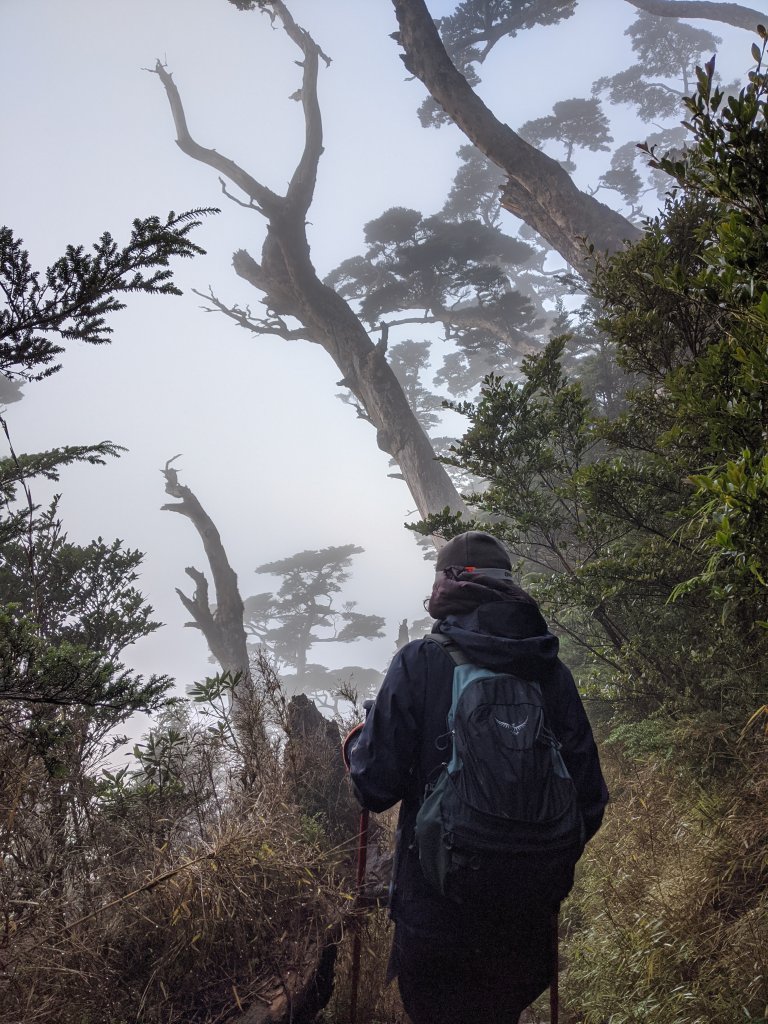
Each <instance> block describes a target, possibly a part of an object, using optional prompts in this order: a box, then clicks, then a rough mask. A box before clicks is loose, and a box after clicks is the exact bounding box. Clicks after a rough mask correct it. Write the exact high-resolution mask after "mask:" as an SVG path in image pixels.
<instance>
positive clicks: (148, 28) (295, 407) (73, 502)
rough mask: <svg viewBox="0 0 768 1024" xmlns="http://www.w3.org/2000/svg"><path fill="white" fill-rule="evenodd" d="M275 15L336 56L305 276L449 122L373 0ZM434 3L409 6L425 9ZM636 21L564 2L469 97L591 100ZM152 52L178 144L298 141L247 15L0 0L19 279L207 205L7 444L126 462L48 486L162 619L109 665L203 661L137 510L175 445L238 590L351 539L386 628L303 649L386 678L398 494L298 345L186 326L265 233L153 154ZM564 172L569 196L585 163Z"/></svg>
mask: <svg viewBox="0 0 768 1024" xmlns="http://www.w3.org/2000/svg"><path fill="white" fill-rule="evenodd" d="M289 5H290V7H291V10H292V12H293V14H294V16H295V18H296V20H297V21H298V22H299V23H300V24H302V25H304V26H305V27H306V28H308V29H310V31H311V32H312V34H313V35H314V37H315V39H316V40H317V41H318V42H319V43H320V44H321V46H322V47H323V48H324V50H325V52H326V53H328V55H329V56H330V57H331V58H332V59H333V64H332V65H331V67H330V69H328V70H325V69H323V70H322V71H321V77H320V100H321V105H322V108H323V114H324V124H325V146H326V152H325V154H324V156H323V158H322V161H321V167H320V175H319V179H318V187H317V198H316V202H315V204H314V205H313V208H312V210H311V213H310V217H311V227H310V229H309V230H310V241H311V243H312V252H313V257H314V260H315V263H316V266H317V267H318V269H319V271H320V273H321V274H324V273H326V272H327V271H329V270H330V269H332V268H333V267H334V266H335V265H336V264H338V263H339V262H340V261H341V260H342V259H344V258H346V257H348V256H351V255H354V254H356V253H358V252H360V250H361V248H362V228H363V225H364V223H365V222H366V221H368V220H370V219H371V218H373V217H375V216H378V215H379V214H380V213H381V212H383V210H384V209H386V208H388V207H390V206H395V205H404V206H412V207H415V208H417V209H420V210H422V211H423V212H425V213H427V214H429V213H432V212H435V211H437V210H438V209H439V208H440V207H441V206H442V204H443V201H444V198H445V195H446V193H447V190H448V188H449V187H450V184H451V180H452V177H453V174H454V171H455V167H456V160H455V151H456V149H457V148H458V146H459V145H461V144H463V142H464V141H465V140H464V137H463V136H462V135H461V134H460V133H459V132H458V130H456V129H455V128H453V127H450V128H443V129H441V130H440V131H439V132H436V131H434V130H430V131H424V130H423V129H421V128H420V126H419V124H418V121H417V119H416V114H415V110H416V107H417V106H418V104H419V103H420V102H421V100H422V98H423V96H424V90H423V87H422V86H421V84H420V83H418V82H407V81H406V80H405V72H404V69H403V67H402V64H401V62H400V60H399V58H398V49H397V47H396V45H395V43H394V42H393V41H392V40H391V39H390V38H389V34H390V33H391V32H393V31H394V30H395V28H396V24H395V17H394V13H393V9H392V5H391V3H390V2H389V0H322V2H319V0H291V2H290V4H289ZM453 6H454V5H453V3H449V2H447V0H432V3H431V4H430V10H431V11H432V13H433V15H435V16H439V15H440V14H444V13H448V12H449V11H450V10H452V9H453ZM634 13H635V12H634V10H633V8H631V7H630V6H629V5H628V4H627V3H623V2H621V0H583V2H582V3H581V4H580V5H579V12H578V16H577V17H576V18H573V19H572V20H571V21H569V22H566V23H564V24H563V25H562V26H560V27H557V26H556V27H554V28H551V29H539V30H535V31H533V32H527V33H523V34H522V35H521V36H520V37H519V38H518V39H516V40H514V41H509V40H507V41H505V42H503V43H502V44H500V45H499V46H498V47H497V48H496V50H495V51H494V53H493V54H492V55H491V57H490V58H489V60H488V61H487V63H486V65H485V66H484V67H483V68H482V69H481V74H482V77H483V80H484V81H483V85H482V87H481V90H482V91H483V93H484V95H485V96H486V97H487V98H488V99H489V101H490V102H491V105H492V106H493V108H494V110H495V111H496V113H497V115H498V116H499V117H500V118H501V119H502V120H504V121H507V122H508V123H509V124H510V125H512V126H513V127H514V126H518V125H519V124H521V123H522V122H523V121H526V120H528V119H530V118H532V117H538V116H541V115H543V114H546V113H549V112H550V110H551V106H552V103H553V102H555V101H556V100H558V99H563V98H568V97H570V96H588V95H589V89H590V86H591V83H592V82H593V81H594V79H595V78H597V77H598V76H599V75H602V74H607V73H611V72H614V71H616V70H619V69H621V68H622V67H624V66H626V64H627V63H628V62H629V61H628V58H629V55H630V49H629V43H628V40H627V39H626V38H624V36H623V35H622V33H623V31H624V29H625V28H626V26H627V25H628V24H629V23H630V22H631V21H632V20H633V18H634ZM714 31H715V32H716V34H719V35H722V36H724V37H725V39H726V42H725V45H724V47H723V50H724V51H725V53H726V54H730V55H731V60H732V63H733V69H732V70H731V74H732V75H734V74H741V72H742V71H743V70H745V69H746V68H747V67H748V63H749V55H748V54H749V43H750V39H749V37H748V36H747V34H746V33H743V32H737V31H736V30H730V31H729V30H726V29H725V28H724V27H721V26H717V27H715V28H714ZM156 57H160V58H161V59H163V60H164V61H165V62H167V65H168V67H169V69H170V70H171V71H172V72H173V74H174V78H175V81H176V83H177V85H178V86H179V89H180V91H181V94H182V98H183V100H184V104H185V108H186V112H187V118H188V122H189V125H190V130H191V132H192V134H193V136H194V137H195V138H196V139H197V141H198V142H200V143H201V144H203V145H205V146H210V147H214V148H216V149H218V150H219V151H220V152H222V153H224V154H226V155H228V156H230V157H232V158H233V159H235V160H236V161H237V162H239V163H240V164H241V165H242V166H244V167H245V168H246V170H248V171H250V172H251V173H252V174H253V175H254V176H255V177H257V178H258V179H260V180H261V181H263V182H264V183H265V184H267V185H268V186H270V187H271V188H273V189H274V190H276V191H283V190H284V187H285V184H286V182H287V180H288V178H289V176H290V174H291V172H292V169H293V167H294V164H295V160H296V158H297V156H298V154H299V153H300V151H301V146H302V141H303V122H302V115H301V108H300V106H299V105H298V104H296V103H293V102H291V101H290V100H289V99H288V98H287V97H288V96H289V95H290V94H291V93H293V92H294V91H295V89H296V88H297V87H298V85H299V82H300V70H299V69H298V68H297V67H296V66H295V64H294V63H293V61H294V60H295V59H296V58H297V53H296V51H295V50H294V49H293V47H292V44H290V42H289V41H288V40H287V39H286V38H285V37H284V36H283V35H282V34H281V33H280V32H279V31H274V30H272V29H271V28H270V24H269V21H268V20H267V19H266V18H265V17H264V16H260V15H258V14H257V13H241V12H238V11H237V10H236V9H235V8H234V7H232V6H231V5H230V4H229V3H227V2H226V0H130V2H129V3H126V2H125V0H66V2H62V0H0V75H1V76H2V96H3V97H4V103H3V105H2V108H0V132H1V133H2V138H3V142H4V145H3V153H4V156H3V160H2V161H1V162H0V223H6V224H8V225H9V226H10V227H12V228H13V230H14V231H15V233H16V234H17V235H20V236H21V237H23V238H24V240H25V244H26V246H27V248H28V249H29V251H30V256H31V260H32V263H33V265H34V266H36V267H39V268H43V267H44V266H46V265H47V264H48V263H49V262H51V261H52V260H54V259H55V258H56V257H57V256H58V255H59V254H60V253H61V252H62V251H63V249H64V247H65V246H66V244H67V243H75V244H80V243H84V244H90V243H91V242H93V241H95V240H96V238H97V237H98V235H99V234H100V233H101V231H103V230H105V229H108V230H110V231H111V232H112V233H113V234H114V235H115V236H116V237H117V238H118V240H120V241H124V240H126V239H127V235H128V231H129V228H130V222H131V220H132V218H134V217H137V216H146V215H148V214H153V213H154V214H158V215H160V216H164V215H165V214H166V213H167V211H168V210H170V209H174V210H176V211H181V210H185V209H189V208H191V207H202V206H221V207H222V213H221V215H220V216H218V217H215V218H211V219H209V220H207V221H206V222H205V223H204V225H203V227H202V228H201V229H200V230H198V232H197V233H196V234H195V236H194V237H195V241H197V242H198V243H199V244H201V245H203V246H204V247H205V248H206V249H207V251H208V253H207V255H206V256H205V257H201V258H198V259H196V260H194V261H185V262H184V263H182V264H177V268H176V269H177V273H176V281H177V283H178V284H179V285H180V286H181V287H182V288H183V290H184V292H185V294H184V296H183V297H182V298H170V297H169V298H164V297H145V296H142V297H138V298H136V299H135V300H132V301H131V302H130V304H129V308H128V309H127V310H126V311H124V312H122V313H120V314H117V315H116V316H115V317H114V319H113V320H112V321H111V323H112V326H113V328H114V340H113V344H112V345H110V346H102V347H100V348H95V347H93V346H87V345H82V344H81V345H79V346H78V345H75V346H72V347H71V348H70V351H69V352H68V353H67V354H66V356H65V357H64V368H63V370H62V371H61V372H60V373H59V374H57V375H56V376H54V377H53V378H51V379H50V380H48V381H44V382H41V383H39V384H33V385H29V386H28V387H27V388H26V397H25V398H24V400H23V401H22V402H21V403H18V404H15V405H12V406H10V407H9V411H8V417H7V418H8V421H9V425H10V428H11V431H12V436H13V439H14V443H15V446H16V448H17V450H20V451H36V450H42V449H45V448H50V447H54V446H56V445H61V444H67V443H80V444H83V443H92V442H96V441H99V440H103V439H109V440H112V441H114V442H116V443H119V444H122V445H125V446H126V447H127V448H128V449H129V451H128V452H127V453H126V454H125V455H124V456H123V457H122V458H121V459H120V460H118V461H115V462H113V463H111V464H109V465H108V466H105V467H102V468H92V467H76V468H72V469H70V470H67V471H65V472H64V474H63V476H62V480H61V483H60V485H59V488H58V489H59V490H61V491H62V493H63V499H62V505H61V508H62V513H63V518H64V523H65V527H66V528H67V529H68V531H69V534H70V537H71V538H72V539H74V540H77V541H80V542H87V541H89V540H90V539H91V538H92V537H94V536H98V535H101V536H103V537H104V538H105V539H107V540H110V539H112V538H113V537H120V538H122V539H123V540H124V541H125V543H126V544H127V545H129V546H130V547H135V548H139V549H140V550H142V551H144V552H146V558H145V563H144V571H143V575H142V581H141V585H142V588H143V590H144V592H145V594H146V595H147V597H148V598H149V600H150V601H151V603H152V604H153V606H154V608H155V611H156V614H157V616H158V617H159V618H160V619H161V620H162V621H163V622H165V623H166V624H167V625H166V626H165V628H164V629H162V630H160V631H159V632H158V633H157V634H155V636H154V637H152V638H149V639H147V640H145V641H143V642H142V643H140V644H139V645H137V646H136V647H135V648H133V649H132V650H131V651H129V652H127V661H128V662H129V664H131V665H133V666H135V667H137V668H139V669H140V670H141V671H144V672H147V673H148V672H151V671H157V672H167V673H169V674H171V675H173V676H175V677H176V679H177V680H178V682H179V685H180V686H185V685H186V684H188V683H189V682H191V681H192V680H193V679H195V678H199V677H200V676H201V675H203V674H207V673H210V671H211V666H210V665H209V664H208V661H207V649H206V647H205V643H204V641H203V639H202V637H201V636H200V634H198V633H197V631H194V630H190V629H186V630H185V629H184V628H183V622H184V621H185V618H186V616H185V613H184V610H183V608H182V607H181V605H180V604H179V602H178V599H177V597H176V595H175V593H174V587H176V586H181V587H183V588H184V589H185V590H188V591H189V589H191V581H189V580H188V578H187V577H186V576H185V574H184V567H185V566H187V565H195V566H197V567H198V568H207V566H206V564H205V561H204V556H203V553H202V548H201V545H200V543H199V541H198V538H197V535H196V534H195V533H194V531H193V528H192V526H191V524H190V523H189V522H188V521H187V520H185V519H182V518H181V517H179V516H176V515H171V514H169V513H167V512H161V511H160V505H162V504H163V502H164V501H165V500H166V496H165V494H164V491H163V481H162V478H161V476H160V473H159V470H160V468H161V467H162V466H163V464H164V463H165V461H166V460H167V459H168V458H170V457H171V456H174V455H176V454H177V453H182V454H183V458H182V459H180V460H179V461H178V462H177V463H176V466H177V468H179V470H180V477H181V480H182V482H183V483H186V484H188V485H189V486H190V487H192V488H193V490H194V491H195V492H196V493H197V495H198V497H199V498H200V500H201V501H202V502H203V504H204V505H205V507H206V508H207V510H208V511H209V513H210V514H211V516H212V517H213V519H214V521H215V522H216V524H217V525H218V527H219V530H220V532H221V534H222V538H223V540H224V544H225V546H226V548H227V551H228V553H229V556H230V560H231V562H232V564H233V566H234V567H235V569H236V571H237V572H238V574H239V577H240V587H241V592H242V594H243V596H244V597H245V596H248V595H249V594H251V593H255V592H258V591H260V590H263V589H266V587H265V584H268V580H267V579H266V578H265V577H257V576H255V575H254V574H253V569H254V568H255V567H256V566H257V565H260V564H262V563H264V562H267V561H271V560H275V559H277V558H282V557H285V556H287V555H290V554H292V553H294V552H295V551H299V550H302V549H304V548H312V547H326V546H328V545H332V544H344V543H348V542H352V543H356V544H360V545H362V546H363V547H364V548H365V549H366V553H365V555H364V556H360V557H358V558H357V559H356V561H355V575H354V578H353V580H352V581H351V585H350V587H349V591H348V596H349V597H352V598H357V599H358V600H359V610H360V611H362V612H373V613H378V614H381V615H384V616H386V618H387V630H388V635H387V638H386V639H385V640H382V641H377V642H375V643H370V644H367V645H362V646H361V647H360V648H358V649H357V650H355V651H353V650H351V649H349V648H344V647H343V646H342V647H340V648H339V650H338V652H337V654H336V655H332V654H331V653H330V650H329V647H328V646H326V645H324V647H323V650H322V652H321V653H320V654H319V655H317V658H318V660H327V663H328V664H329V666H332V665H334V664H339V665H341V664H347V663H350V662H353V661H359V662H361V663H362V664H366V665H371V666H372V667H383V666H384V664H385V663H386V661H387V660H388V657H389V655H390V653H391V652H392V650H393V645H394V638H395V636H396V634H397V624H398V622H399V621H400V620H401V619H402V618H404V617H406V616H407V617H408V618H409V619H413V618H414V617H417V616H419V615H421V614H423V612H422V609H421V601H422V599H423V597H424V596H425V595H426V593H427V592H428V590H429V586H430V583H431V577H432V572H431V569H430V568H429V566H428V565H427V564H426V563H424V562H423V561H422V559H421V556H420V554H419V552H418V550H417V548H416V546H415V544H414V542H413V540H412V539H411V537H410V535H409V534H408V533H407V532H406V531H405V530H404V529H403V526H402V523H403V521H404V520H405V519H406V518H408V517H409V516H410V514H411V513H412V511H413V508H414V506H413V502H412V500H411V498H410V496H409V494H408V492H407V490H406V488H405V486H404V485H403V484H402V483H400V482H397V481H393V480H391V479H388V478H387V473H388V472H389V468H388V460H387V457H386V456H385V455H383V454H382V453H381V452H379V450H378V449H377V447H376V444H375V438H374V434H373V430H372V428H371V427H370V426H368V425H367V424H365V423H364V422H362V421H360V420H357V419H356V418H355V415H354V412H353V411H352V410H351V409H350V408H348V407H346V406H344V405H343V404H342V403H341V402H340V401H339V400H338V399H336V398H335V397H334V396H335V394H336V392H337V391H338V390H339V389H338V388H337V387H336V384H335V382H336V381H337V380H338V379H339V376H340V373H339V371H338V370H337V369H336V367H335V366H334V365H333V364H332V363H331V361H330V358H329V357H328V356H326V354H325V353H324V352H323V351H322V350H321V349H320V348H319V347H315V346H312V345H309V344H307V343H304V342H301V343H287V342H284V341H282V340H278V339H264V338H257V337H255V336H253V335H250V334H247V333H246V332H245V331H243V330H241V329H238V328H237V327H236V326H235V325H234V324H232V323H231V322H229V321H227V320H225V319H224V318H223V317H221V316H218V315H213V314H209V315H206V314H204V313H202V312H201V310H200V305H201V302H200V300H199V299H198V298H197V297H196V296H195V295H194V294H192V292H191V289H192V288H195V287H196V288H199V289H200V290H206V289H207V287H208V285H212V286H213V288H214V290H215V291H216V292H217V294H218V295H219V297H220V298H221V299H223V300H224V301H227V302H232V303H235V302H239V303H241V304H246V303H248V302H250V303H251V304H252V306H253V307H254V308H258V298H259V296H258V294H257V293H255V292H254V291H253V290H249V288H248V286H247V285H246V284H245V283H244V282H242V281H240V280H239V279H238V278H237V277H236V276H235V275H234V272H233V271H232V269H231V266H230V260H231V254H232V252H233V251H234V250H235V249H238V248H246V249H248V250H249V251H250V252H251V253H252V254H253V255H254V256H255V257H256V258H258V256H259V253H260V249H261V241H262V237H263V228H262V223H261V221H260V219H259V217H258V215H257V214H255V213H250V212H249V211H246V210H243V209H241V208H239V207H237V206H235V205H234V204H232V203H230V202H229V201H227V200H226V199H225V198H224V197H223V196H222V195H221V192H220V188H219V184H218V181H217V175H216V173H215V172H213V171H212V170H210V169H209V168H206V167H204V166H203V165H201V164H197V163H195V162H193V161H191V160H190V159H189V158H187V157H186V156H184V154H182V153H181V152H180V151H179V150H178V148H177V147H176V145H175V143H174V137H175V136H174V131H173V125H172V122H171V117H170V113H169V110H168V105H167V102H166V99H165V95H164V92H163V89H162V86H161V83H160V81H159V79H158V78H157V77H156V76H154V75H151V74H148V73H147V72H146V71H144V70H142V68H148V67H152V66H153V65H154V62H155V58H156ZM719 60H720V63H721V64H723V63H724V61H723V58H719ZM644 131H646V129H642V128H641V129H638V135H637V138H638V140H639V139H641V138H642V137H643V133H644ZM580 173H581V174H582V175H583V176H584V181H583V182H582V184H586V183H587V182H588V180H589V174H590V167H589V165H588V164H585V165H583V168H580ZM35 495H36V497H39V498H40V499H43V498H44V497H45V496H46V492H45V489H44V488H42V487H39V486H36V488H35ZM187 584H190V587H187ZM314 656H315V655H311V657H314Z"/></svg>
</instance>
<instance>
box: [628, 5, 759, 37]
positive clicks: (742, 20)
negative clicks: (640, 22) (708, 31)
mask: <svg viewBox="0 0 768 1024" xmlns="http://www.w3.org/2000/svg"><path fill="white" fill-rule="evenodd" d="M626 2H627V3H628V4H630V5H631V6H632V7H637V9H638V10H640V11H645V12H646V13H647V14H655V15H657V16H658V17H660V18H691V19H696V18H705V19H706V20H707V21H719V22H722V23H723V24H724V25H733V26H735V27H736V28H744V29H746V30H747V31H748V32H754V31H755V30H756V28H757V26H758V25H759V24H761V23H762V24H765V23H766V22H767V21H768V15H766V14H765V13H763V12H761V11H757V10H755V8H754V7H744V6H742V4H730V3H714V2H712V0H626Z"/></svg>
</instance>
